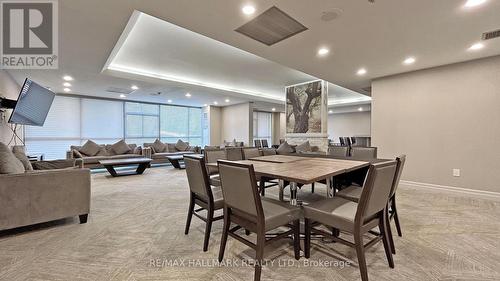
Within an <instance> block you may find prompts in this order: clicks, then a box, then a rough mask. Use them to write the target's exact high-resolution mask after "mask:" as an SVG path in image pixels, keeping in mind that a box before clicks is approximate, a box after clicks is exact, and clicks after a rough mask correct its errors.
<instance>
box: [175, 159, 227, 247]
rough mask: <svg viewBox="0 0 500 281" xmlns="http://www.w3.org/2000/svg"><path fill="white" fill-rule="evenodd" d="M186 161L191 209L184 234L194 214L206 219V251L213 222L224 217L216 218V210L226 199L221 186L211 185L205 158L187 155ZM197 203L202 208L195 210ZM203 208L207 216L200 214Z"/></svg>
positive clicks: (186, 232) (221, 206) (187, 230)
mask: <svg viewBox="0 0 500 281" xmlns="http://www.w3.org/2000/svg"><path fill="white" fill-rule="evenodd" d="M184 163H185V164H186V174H187V178H188V183H189V190H190V200H189V209H188V216H187V221H186V229H185V230H184V234H186V235H187V234H188V233H189V226H190V225H191V218H192V217H193V215H195V216H196V217H198V218H199V219H201V220H202V221H204V222H205V223H206V226H205V239H204V242H203V251H204V252H206V251H207V250H208V242H209V240H210V232H211V230H212V222H214V221H216V220H220V219H222V216H218V217H215V218H214V212H215V211H216V210H220V209H222V208H223V207H224V199H223V196H222V191H221V189H220V187H216V188H213V189H212V188H211V187H210V183H209V178H208V174H207V170H206V169H205V161H204V160H203V158H201V157H196V156H190V155H185V156H184ZM195 205H197V206H199V207H200V208H199V209H196V210H195ZM202 210H206V211H207V217H206V218H204V217H202V216H200V215H199V214H198V212H199V211H202Z"/></svg>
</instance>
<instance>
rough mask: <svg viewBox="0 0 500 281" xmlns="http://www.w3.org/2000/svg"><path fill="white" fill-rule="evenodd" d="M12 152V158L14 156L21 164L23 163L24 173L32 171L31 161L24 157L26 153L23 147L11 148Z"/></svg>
mask: <svg viewBox="0 0 500 281" xmlns="http://www.w3.org/2000/svg"><path fill="white" fill-rule="evenodd" d="M12 152H13V153H14V156H16V158H17V159H19V161H21V163H23V166H24V170H25V171H33V166H32V165H31V161H30V160H29V159H28V156H26V151H25V148H24V146H21V145H17V146H13V147H12Z"/></svg>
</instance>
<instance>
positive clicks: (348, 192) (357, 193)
mask: <svg viewBox="0 0 500 281" xmlns="http://www.w3.org/2000/svg"><path fill="white" fill-rule="evenodd" d="M396 162H397V167H396V174H395V177H394V181H393V182H392V187H391V193H390V194H389V202H388V204H389V205H388V207H387V208H386V211H387V212H388V213H387V218H388V221H387V232H388V236H389V239H390V243H391V250H392V253H393V254H396V248H395V246H394V238H393V236H392V230H391V225H390V221H391V220H393V219H394V223H395V224H396V230H397V232H398V236H400V237H401V236H402V233H401V225H400V224H399V217H398V211H397V208H396V190H397V188H398V185H399V181H400V179H401V174H402V173H403V168H404V165H405V162H406V155H404V154H403V155H400V156H398V157H397V158H396ZM362 190H363V189H362V188H361V187H359V186H357V185H352V186H349V187H347V188H345V189H342V190H341V191H339V192H337V194H336V196H338V197H341V198H345V199H347V200H350V201H353V202H359V199H360V198H361V193H362Z"/></svg>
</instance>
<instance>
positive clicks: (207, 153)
mask: <svg viewBox="0 0 500 281" xmlns="http://www.w3.org/2000/svg"><path fill="white" fill-rule="evenodd" d="M203 155H204V157H205V163H217V161H218V160H226V159H227V155H226V150H224V149H210V150H207V149H206V150H204V151H203ZM206 168H207V173H208V176H209V177H210V178H209V181H210V185H213V186H220V180H219V176H218V174H219V170H218V169H217V168H216V167H209V166H207V167H206Z"/></svg>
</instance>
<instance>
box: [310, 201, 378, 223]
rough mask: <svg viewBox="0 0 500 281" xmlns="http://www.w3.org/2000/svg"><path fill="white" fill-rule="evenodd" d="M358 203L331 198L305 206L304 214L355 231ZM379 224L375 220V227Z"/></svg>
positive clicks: (314, 219) (321, 221)
mask: <svg viewBox="0 0 500 281" xmlns="http://www.w3.org/2000/svg"><path fill="white" fill-rule="evenodd" d="M357 209H358V204H357V203H354V202H352V201H349V200H347V199H343V198H338V197H336V198H330V199H326V200H322V201H318V202H314V203H312V204H310V205H308V206H304V216H305V217H307V218H309V219H311V220H313V221H316V222H319V223H322V224H326V225H334V226H335V227H336V228H338V229H340V230H345V231H349V232H353V231H354V218H355V216H356V211H357ZM377 225H378V221H377V220H374V225H373V227H375V226H377Z"/></svg>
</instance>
